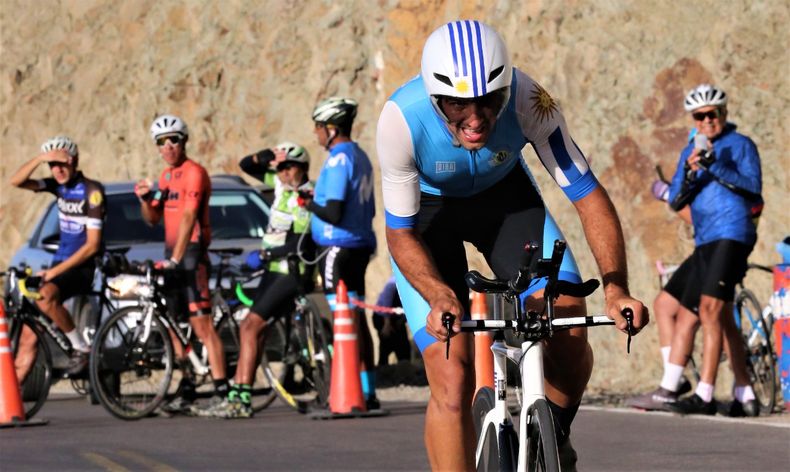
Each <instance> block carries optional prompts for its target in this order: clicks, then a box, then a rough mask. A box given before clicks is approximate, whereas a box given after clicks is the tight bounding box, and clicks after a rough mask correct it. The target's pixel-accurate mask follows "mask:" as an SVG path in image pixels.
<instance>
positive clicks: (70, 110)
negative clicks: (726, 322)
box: [0, 0, 790, 391]
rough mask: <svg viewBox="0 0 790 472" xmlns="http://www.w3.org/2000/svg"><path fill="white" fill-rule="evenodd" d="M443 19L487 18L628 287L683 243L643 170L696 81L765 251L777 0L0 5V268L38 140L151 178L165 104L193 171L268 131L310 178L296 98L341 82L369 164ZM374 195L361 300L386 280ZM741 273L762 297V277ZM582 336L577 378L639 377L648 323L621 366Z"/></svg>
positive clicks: (781, 115)
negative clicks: (586, 346)
mask: <svg viewBox="0 0 790 472" xmlns="http://www.w3.org/2000/svg"><path fill="white" fill-rule="evenodd" d="M459 17H474V18H479V19H483V20H485V21H487V22H489V23H491V24H492V25H494V26H495V27H496V28H497V29H498V30H499V31H500V32H501V33H502V35H503V36H504V37H505V38H506V41H507V43H508V45H509V47H510V51H511V54H512V56H513V62H514V64H515V65H517V66H518V67H520V68H522V69H523V70H525V71H526V72H527V73H529V74H530V75H532V76H533V77H534V78H535V79H537V80H538V81H539V82H540V83H541V84H542V85H543V86H544V87H545V88H546V89H547V90H548V91H549V92H550V93H551V94H552V95H553V96H554V97H555V98H556V99H557V100H558V101H559V103H560V104H561V106H562V108H563V110H564V113H565V116H566V118H567V120H568V124H569V127H570V129H571V132H572V133H573V136H574V139H575V141H576V142H577V143H578V144H579V146H580V147H581V148H582V149H583V150H584V152H585V153H586V155H587V156H588V158H589V160H590V162H591V166H592V168H593V169H594V170H595V172H596V173H597V175H598V176H599V178H600V180H601V181H602V182H603V183H604V185H605V186H606V187H607V188H608V189H609V192H610V194H611V195H612V198H613V200H614V202H615V205H616V206H617V209H618V211H619V214H620V216H621V218H622V220H623V224H624V229H625V233H626V238H627V245H628V252H629V264H630V270H631V280H632V282H631V283H632V291H633V292H634V293H635V294H636V295H637V296H638V297H641V298H642V299H644V300H646V301H648V302H652V298H653V297H654V296H655V294H656V291H657V288H658V287H657V277H656V275H655V272H654V269H653V263H654V261H655V260H656V259H658V258H661V259H664V260H668V261H678V260H680V259H681V258H682V257H683V256H684V255H686V254H688V253H689V251H690V249H691V248H692V240H691V233H690V231H689V230H688V229H687V228H685V227H684V226H683V225H682V224H681V223H680V221H679V220H678V219H677V218H676V217H675V216H674V215H672V214H670V212H669V211H668V210H667V208H666V207H665V206H663V205H661V204H659V203H658V202H656V201H655V200H653V199H652V197H651V196H650V183H651V182H652V180H653V179H654V175H655V174H654V167H655V166H656V165H659V166H661V167H662V168H663V169H664V171H665V172H667V173H671V172H672V171H673V170H674V165H675V162H676V159H677V155H678V152H679V150H680V148H681V147H682V146H683V144H684V142H685V139H686V136H687V133H688V130H689V128H690V126H691V124H692V123H691V122H690V120H689V118H688V117H687V116H686V114H685V113H684V111H683V108H682V97H683V94H684V92H685V91H687V90H688V89H689V88H691V87H692V86H694V85H696V84H698V83H700V82H707V81H711V82H714V83H716V84H719V85H720V86H722V87H723V88H724V89H725V90H727V92H728V93H729V95H730V97H731V105H730V117H731V119H732V120H733V121H735V122H737V123H738V124H739V127H740V130H741V131H742V132H744V133H745V134H747V135H749V136H751V137H752V138H753V139H754V141H755V142H756V143H757V145H758V147H759V149H760V153H761V156H762V159H763V172H764V181H763V184H764V197H765V200H766V210H765V213H764V216H763V218H762V220H761V223H760V228H759V242H758V245H757V248H756V250H755V253H754V256H753V259H754V260H757V261H761V262H765V263H771V262H775V261H776V260H777V257H776V255H775V254H774V252H773V249H772V247H773V244H774V243H775V242H776V241H777V240H779V239H780V238H781V237H783V236H784V235H785V234H786V233H788V231H790V229H789V228H788V217H787V205H788V203H790V199H788V195H789V194H790V192H788V183H787V182H788V181H787V177H788V167H790V166H788V164H789V163H790V162H789V160H788V157H787V149H788V144H790V143H789V142H788V141H789V137H790V129H788V127H790V125H788V121H787V120H786V115H787V111H786V110H787V109H788V105H790V82H789V81H788V79H787V75H788V73H789V72H790V70H788V60H787V52H786V48H787V45H788V44H790V34H788V28H787V24H788V23H790V7H788V3H787V2H786V1H781V0H776V1H768V0H764V1H747V0H734V1H729V2H717V1H711V0H701V1H698V2H682V1H677V0H672V1H667V2H638V1H625V0H620V1H611V2H587V1H578V0H568V1H564V2H548V1H542V0H530V1H525V2H511V1H502V0H500V1H495V2H482V1H469V2H462V1H449V0H448V1H439V0H423V1H418V0H402V1H396V0H377V1H350V0H339V1H304V0H290V1H289V0H280V1H277V0H268V1H263V2H251V1H249V2H247V1H240V0H239V1H227V2H209V1H196V0H194V1H168V0H158V1H153V0H135V1H125V2H124V1H98V0H96V1H94V0H61V1H55V0H41V1H37V2H29V1H21V0H0V37H1V39H2V44H1V45H0V48H1V49H0V56H1V57H2V61H0V156H2V158H1V159H0V182H2V184H0V237H1V238H2V241H3V242H4V244H2V245H1V246H0V265H2V266H5V265H6V264H7V262H8V261H9V259H10V257H11V255H12V254H13V252H14V251H15V250H16V248H17V247H18V246H19V244H20V243H21V242H22V241H23V240H24V239H25V238H27V236H28V234H29V232H30V230H31V228H32V225H33V224H34V222H35V221H36V219H37V216H38V214H39V213H40V211H41V209H42V208H43V206H44V205H45V204H46V203H47V202H48V201H49V200H48V199H49V197H47V196H44V195H38V196H32V195H31V194H29V193H23V192H22V191H19V190H16V189H10V188H9V186H8V184H7V182H8V177H9V176H10V174H11V173H12V172H13V171H14V170H15V169H16V168H18V167H19V166H20V165H21V164H22V163H24V162H25V161H26V160H27V159H30V158H31V157H33V156H34V155H36V154H37V153H38V146H39V145H40V143H41V142H42V141H43V140H44V139H45V138H47V137H49V136H51V135H54V134H58V133H65V134H68V135H70V136H72V137H73V138H74V139H75V140H77V142H78V143H79V145H80V149H81V156H82V159H81V165H82V167H83V169H84V170H85V172H86V174H88V175H90V176H92V177H94V178H98V179H101V180H103V181H116V180H129V179H137V178H140V177H143V176H150V177H154V176H156V175H158V171H159V169H160V168H161V162H160V161H159V158H158V155H157V152H156V149H155V147H154V146H153V144H152V143H151V142H150V140H149V137H148V132H147V130H148V126H149V124H150V122H151V120H152V119H153V118H154V117H155V116H156V115H157V114H160V113H165V112H170V113H175V114H178V115H180V116H182V117H183V118H184V119H185V120H186V121H187V123H188V124H189V126H190V128H191V130H192V131H191V136H192V138H191V140H190V144H189V149H188V151H189V153H190V155H191V156H193V157H194V158H195V159H196V160H198V161H199V162H201V163H202V164H204V165H205V166H207V167H208V168H209V170H210V172H212V173H228V172H232V173H235V172H237V168H236V162H237V160H238V159H239V158H240V157H241V156H243V155H245V154H247V153H249V152H251V151H255V150H258V149H261V148H262V147H265V146H271V145H273V144H275V143H276V142H278V141H280V140H285V139H287V140H292V141H296V142H300V143H303V144H304V145H306V146H307V147H308V149H309V150H310V152H311V155H312V156H313V164H314V165H313V167H312V173H313V175H314V176H315V175H317V172H318V169H319V165H320V162H321V160H322V159H323V156H324V151H323V150H322V149H320V148H319V147H318V146H317V145H316V144H315V139H314V136H313V134H312V123H311V122H310V112H311V110H312V106H313V105H314V104H315V102H316V101H317V100H318V99H320V98H322V97H325V96H328V95H330V94H341V95H347V96H350V97H354V98H356V99H358V100H359V101H360V103H361V107H360V111H359V118H358V121H357V124H356V126H355V133H356V138H357V139H358V140H359V141H360V143H361V144H362V146H363V147H364V148H365V149H367V150H368V152H369V153H370V155H371V157H372V158H373V160H374V163H375V161H376V155H375V145H374V134H375V125H376V119H377V116H378V112H379V110H380V109H381V107H382V105H383V104H384V102H385V101H386V99H387V97H388V96H389V95H390V94H391V93H392V92H393V91H394V90H395V89H396V88H397V87H398V86H399V85H400V84H402V83H403V82H404V81H405V80H407V79H408V78H410V77H411V76H413V75H414V74H416V73H417V72H418V68H419V62H420V53H421V48H422V44H423V42H424V40H425V38H426V36H427V35H428V33H429V32H430V31H432V30H433V29H434V28H435V27H437V26H438V25H439V24H441V23H443V22H445V21H448V20H451V19H455V18H459ZM524 155H525V158H526V159H527V162H528V164H529V166H530V168H531V169H532V170H533V173H534V174H535V176H536V179H537V180H538V182H539V184H540V185H541V187H542V190H543V193H544V195H545V197H546V200H547V203H548V206H549V208H550V209H551V211H552V213H553V214H554V215H555V217H556V218H557V219H558V221H559V223H560V225H561V226H562V227H563V229H564V233H565V235H566V237H567V238H568V239H569V240H570V241H571V244H572V245H573V246H574V247H575V248H576V249H575V252H576V255H577V258H578V259H579V260H580V264H581V265H582V268H583V270H584V271H585V273H586V274H587V275H589V276H593V275H595V274H596V272H597V271H596V269H595V265H594V261H593V260H592V257H591V256H590V254H589V251H587V250H586V247H585V245H584V240H583V237H582V233H581V230H580V226H579V223H578V218H577V217H576V215H575V212H574V211H573V208H572V206H571V205H570V203H568V202H567V200H566V199H565V198H564V197H563V196H562V195H561V192H560V191H559V190H558V189H556V188H555V186H554V185H553V184H552V183H551V180H550V178H549V177H548V175H547V174H546V172H545V171H544V170H543V169H542V168H541V167H540V166H539V165H536V163H537V160H536V159H535V156H534V154H533V152H532V151H531V149H529V148H528V149H526V150H525V152H524ZM40 172H44V170H41V171H40ZM377 172H378V170H377ZM378 192H380V190H378ZM378 197H379V198H378V202H377V203H378V204H379V211H378V215H377V218H376V229H377V231H378V234H379V235H380V238H379V242H380V249H379V252H378V255H377V257H376V259H375V261H374V263H373V264H372V265H371V267H370V270H369V277H368V281H369V293H371V294H374V293H376V291H377V290H378V289H379V288H380V287H381V285H382V284H383V281H384V280H385V279H386V277H387V276H388V275H389V267H388V261H387V251H386V245H385V244H384V239H383V218H382V214H383V211H382V209H381V207H380V204H381V198H380V193H378ZM474 264H475V265H480V264H481V262H480V261H479V259H477V258H475V261H474ZM750 283H751V284H753V285H755V286H756V287H757V288H758V290H759V291H760V293H761V295H762V298H763V299H765V298H767V295H768V290H769V284H770V281H769V280H766V279H765V277H762V278H757V277H755V278H754V280H752V279H751V278H750ZM593 298H594V297H593ZM599 298H600V296H599ZM590 304H591V307H592V308H593V309H600V307H601V302H600V300H599V299H596V300H591V303H590ZM598 331H599V332H596V333H594V334H592V335H591V336H592V338H593V343H594V347H595V349H596V356H597V358H598V361H599V362H598V364H599V368H598V369H597V370H596V374H595V377H594V379H593V384H594V386H595V387H596V388H598V389H600V390H607V391H609V390H623V389H627V388H634V387H643V386H647V385H651V384H653V383H655V379H656V376H657V374H656V370H657V369H658V365H659V362H658V361H657V349H656V337H655V327H651V328H650V329H648V330H647V332H646V334H645V335H643V336H640V338H639V339H638V340H637V341H635V343H634V348H635V353H634V354H632V355H631V357H630V359H627V360H626V359H625V356H624V355H622V354H621V352H622V351H623V340H622V338H620V337H619V336H618V335H616V334H614V333H612V332H607V333H601V332H600V331H602V330H598ZM629 365H639V366H640V368H639V369H637V370H638V372H637V373H636V374H634V373H633V370H630V369H627V367H628V366H629ZM648 366H649V367H648Z"/></svg>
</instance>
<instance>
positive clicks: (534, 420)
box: [522, 398, 560, 472]
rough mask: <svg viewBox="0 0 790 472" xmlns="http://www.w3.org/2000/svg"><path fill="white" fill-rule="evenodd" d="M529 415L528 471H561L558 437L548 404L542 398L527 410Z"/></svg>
mask: <svg viewBox="0 0 790 472" xmlns="http://www.w3.org/2000/svg"><path fill="white" fill-rule="evenodd" d="M527 414H528V415H529V419H528V421H527V432H526V433H527V470H530V471H546V472H555V471H559V470H560V458H559V454H558V453H557V437H556V436H555V434H554V420H553V419H552V416H551V410H550V409H549V404H548V402H546V400H544V399H542V398H541V399H538V400H536V401H535V403H533V404H532V405H531V406H530V407H529V410H527ZM522 434H523V432H522Z"/></svg>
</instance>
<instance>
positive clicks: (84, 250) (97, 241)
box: [44, 228, 102, 281]
mask: <svg viewBox="0 0 790 472" xmlns="http://www.w3.org/2000/svg"><path fill="white" fill-rule="evenodd" d="M101 232H102V230H101V229H93V228H88V230H87V231H86V233H85V234H86V238H85V244H83V245H82V246H80V248H79V249H77V250H76V251H75V252H74V254H72V255H71V256H69V257H68V259H66V260H65V261H63V262H61V263H60V264H57V265H56V266H54V267H52V268H51V269H49V270H47V271H45V275H44V280H45V281H50V280H52V279H53V278H55V277H57V276H58V275H60V274H62V273H64V272H66V271H67V270H69V269H72V268H74V267H77V266H78V265H80V264H82V263H83V262H86V261H88V260H90V258H91V257H93V256H95V255H96V253H98V252H99V248H100V247H101Z"/></svg>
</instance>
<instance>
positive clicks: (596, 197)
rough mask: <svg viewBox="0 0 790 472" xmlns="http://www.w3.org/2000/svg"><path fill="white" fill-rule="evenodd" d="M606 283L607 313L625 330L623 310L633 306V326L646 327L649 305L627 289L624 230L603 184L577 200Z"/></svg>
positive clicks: (588, 239)
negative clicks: (633, 296)
mask: <svg viewBox="0 0 790 472" xmlns="http://www.w3.org/2000/svg"><path fill="white" fill-rule="evenodd" d="M574 205H575V206H576V211H577V212H578V213H579V218H580V219H581V222H582V227H583V228H584V234H585V236H586V237H587V243H588V244H589V246H590V249H591V250H592V253H593V256H594V257H595V262H596V263H597V264H598V270H599V271H600V272H601V278H602V279H603V284H604V296H605V297H606V315H607V316H609V317H610V318H611V319H613V320H615V325H616V326H617V328H618V329H619V330H621V331H625V330H626V327H627V322H626V320H625V318H624V317H623V315H622V314H621V312H622V311H623V309H625V308H631V310H633V313H634V320H633V327H634V329H635V330H636V331H638V330H640V329H641V328H643V327H644V326H645V325H646V324H647V323H648V320H649V315H648V311H647V308H645V306H644V305H643V304H642V302H640V301H639V300H636V299H634V298H632V297H631V295H630V293H629V291H628V265H627V263H626V258H625V242H624V239H623V229H622V227H621V226H620V220H619V218H618V217H617V211H616V210H615V208H614V205H613V204H612V201H611V199H610V198H609V195H608V194H607V193H606V190H604V188H603V187H598V188H596V189H595V190H593V191H592V192H590V193H589V194H588V195H586V196H585V197H583V198H581V199H579V200H577V201H575V202H574Z"/></svg>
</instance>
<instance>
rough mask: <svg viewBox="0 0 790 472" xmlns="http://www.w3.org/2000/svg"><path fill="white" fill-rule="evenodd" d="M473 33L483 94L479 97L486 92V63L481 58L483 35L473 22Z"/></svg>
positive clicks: (477, 25) (478, 24)
mask: <svg viewBox="0 0 790 472" xmlns="http://www.w3.org/2000/svg"><path fill="white" fill-rule="evenodd" d="M475 33H476V34H477V57H478V61H477V62H478V64H480V85H481V86H482V88H483V93H482V94H481V95H485V94H486V93H487V92H486V65H485V64H486V63H485V57H483V35H482V34H480V23H478V22H477V21H475Z"/></svg>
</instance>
